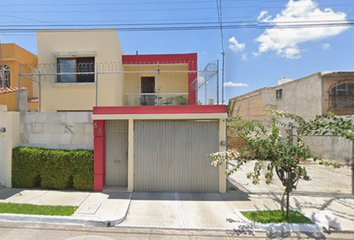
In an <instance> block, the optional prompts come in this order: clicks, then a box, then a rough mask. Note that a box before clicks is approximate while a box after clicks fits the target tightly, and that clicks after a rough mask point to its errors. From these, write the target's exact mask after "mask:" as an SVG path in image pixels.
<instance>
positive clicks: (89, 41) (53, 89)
mask: <svg viewBox="0 0 354 240" xmlns="http://www.w3.org/2000/svg"><path fill="white" fill-rule="evenodd" d="M37 44H38V63H39V64H56V61H57V60H56V59H57V57H59V56H60V57H80V56H81V57H95V62H96V63H97V62H99V63H108V64H109V63H111V62H114V63H120V62H122V55H123V50H122V48H121V45H120V42H119V39H118V36H117V33H116V31H115V30H114V29H104V30H82V31H76V30H75V31H71V30H65V31H64V30H61V31H55V30H53V31H37ZM107 66H108V65H107ZM96 67H97V66H96ZM98 67H102V68H104V64H102V65H99V66H98ZM115 68H116V69H115V70H116V71H117V70H118V71H121V70H122V67H121V65H120V66H119V65H117V66H116V67H115ZM43 69H44V70H45V68H43ZM54 70H55V68H54ZM52 71H53V69H52ZM95 78H96V76H95ZM95 81H97V79H95ZM122 82H123V77H122V76H121V75H119V74H117V75H112V74H105V75H103V74H101V75H100V78H99V79H98V91H99V94H101V96H102V95H103V96H104V97H103V98H100V102H99V104H100V105H101V106H121V105H122V101H123V90H122V87H121V86H122ZM95 96H96V88H95V83H56V78H55V77H52V76H48V77H46V79H45V80H44V81H43V84H42V105H41V107H42V111H49V112H53V111H57V110H92V107H93V106H94V105H95ZM73 103H75V104H73Z"/></svg>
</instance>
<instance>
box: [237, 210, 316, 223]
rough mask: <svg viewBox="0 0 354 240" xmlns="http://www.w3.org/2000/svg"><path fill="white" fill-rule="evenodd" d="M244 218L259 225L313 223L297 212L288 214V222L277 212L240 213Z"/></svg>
mask: <svg viewBox="0 0 354 240" xmlns="http://www.w3.org/2000/svg"><path fill="white" fill-rule="evenodd" d="M241 213H242V215H243V216H245V217H246V218H248V219H250V220H252V221H254V222H259V223H283V222H290V223H308V224H311V223H313V222H312V221H311V220H310V219H308V218H307V217H305V216H304V215H302V214H301V213H299V212H297V211H290V212H289V221H287V220H286V219H285V218H284V216H283V215H282V214H281V211H278V210H267V211H250V212H241Z"/></svg>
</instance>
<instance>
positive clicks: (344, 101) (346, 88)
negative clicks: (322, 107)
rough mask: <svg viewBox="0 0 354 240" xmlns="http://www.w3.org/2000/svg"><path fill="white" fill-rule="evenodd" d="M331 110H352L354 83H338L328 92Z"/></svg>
mask: <svg viewBox="0 0 354 240" xmlns="http://www.w3.org/2000/svg"><path fill="white" fill-rule="evenodd" d="M330 99H331V109H341V108H354V81H346V82H342V83H338V84H336V85H334V86H333V87H332V89H331V90H330Z"/></svg>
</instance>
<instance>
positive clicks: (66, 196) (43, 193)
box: [0, 188, 131, 226]
mask: <svg viewBox="0 0 354 240" xmlns="http://www.w3.org/2000/svg"><path fill="white" fill-rule="evenodd" d="M130 198H131V193H125V192H124V193H122V192H115V193H112V192H110V193H101V192H74V191H51V190H29V189H17V188H2V189H0V202H5V203H19V204H21V203H27V204H34V205H51V206H77V207H78V209H77V210H76V211H75V213H74V214H73V215H72V216H38V215H20V214H6V213H3V214H0V220H7V221H22V222H38V223H40V222H43V223H59V224H83V225H95V226H111V225H117V224H119V223H121V222H122V221H124V219H125V217H126V214H127V211H128V208H129V203H130Z"/></svg>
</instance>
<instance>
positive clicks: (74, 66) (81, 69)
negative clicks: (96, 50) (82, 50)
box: [57, 57, 95, 83]
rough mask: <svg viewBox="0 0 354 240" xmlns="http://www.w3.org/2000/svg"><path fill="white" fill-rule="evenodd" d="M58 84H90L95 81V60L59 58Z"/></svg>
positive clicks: (88, 58) (90, 58)
mask: <svg viewBox="0 0 354 240" xmlns="http://www.w3.org/2000/svg"><path fill="white" fill-rule="evenodd" d="M57 72H58V77H57V82H58V83H90V82H94V81H95V75H94V72H95V58H94V57H77V58H57Z"/></svg>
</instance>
